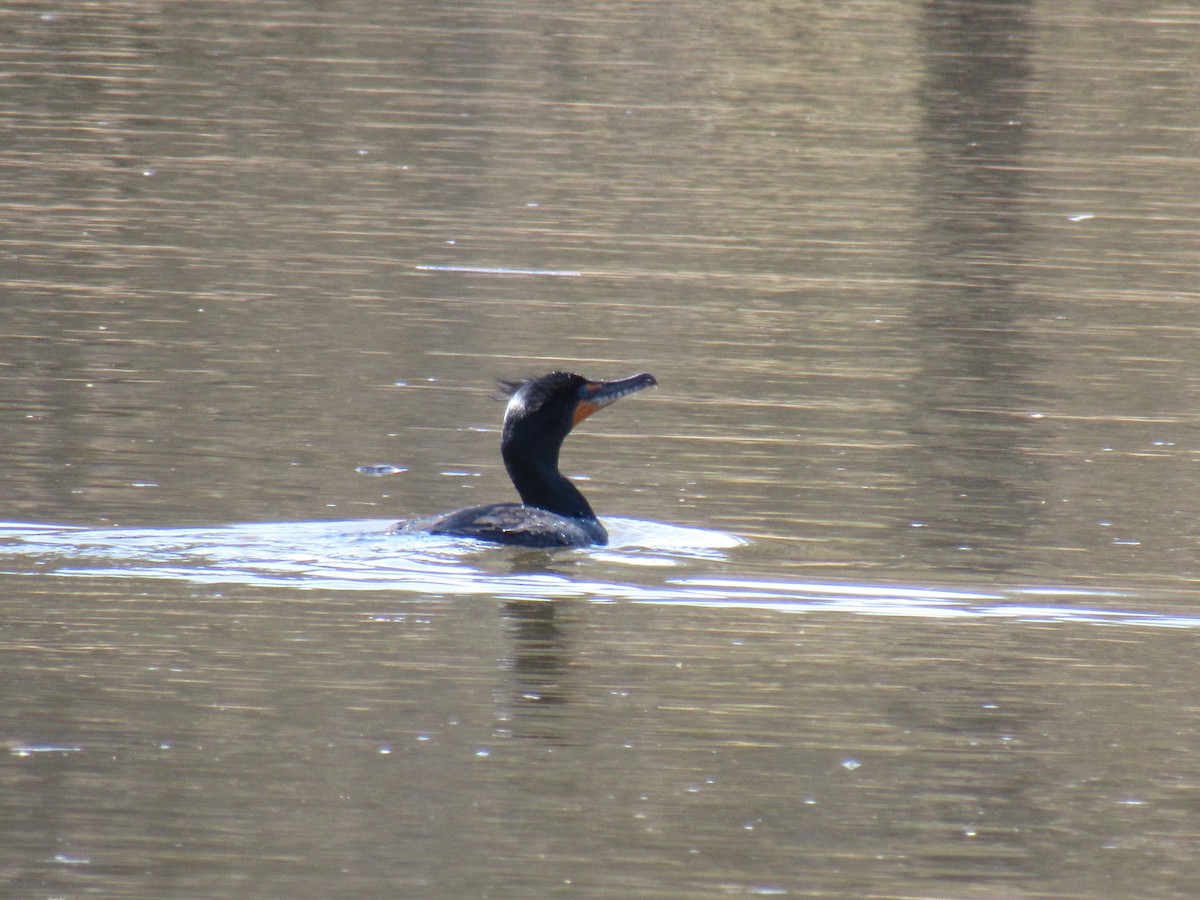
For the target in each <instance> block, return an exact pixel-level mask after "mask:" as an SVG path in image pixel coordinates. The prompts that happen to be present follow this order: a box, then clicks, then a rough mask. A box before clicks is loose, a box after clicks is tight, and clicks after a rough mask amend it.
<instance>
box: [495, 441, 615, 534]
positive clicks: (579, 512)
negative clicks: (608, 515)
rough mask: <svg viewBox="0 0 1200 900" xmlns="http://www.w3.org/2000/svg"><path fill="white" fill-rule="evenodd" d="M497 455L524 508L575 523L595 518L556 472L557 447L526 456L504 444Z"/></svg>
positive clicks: (573, 488) (584, 500)
mask: <svg viewBox="0 0 1200 900" xmlns="http://www.w3.org/2000/svg"><path fill="white" fill-rule="evenodd" d="M501 452H502V453H503V456H504V467H505V468H506V469H508V477H509V478H511V479H512V483H513V486H514V487H515V488H516V489H517V493H518V494H520V495H521V502H522V503H524V504H525V505H526V506H536V507H537V508H538V509H544V510H546V511H547V512H552V513H556V514H558V515H560V516H569V517H571V518H575V519H595V518H596V514H595V513H594V512H592V508H591V506H589V505H588V502H587V499H586V498H585V497H584V496H583V494H581V493H580V492H579V488H577V487H575V485H573V484H571V482H570V481H569V480H567V478H566V477H565V476H564V475H563V474H562V473H561V472H559V471H558V448H557V447H554V448H549V449H543V450H542V452H534V453H530V452H528V451H522V448H521V447H520V445H519V444H517V443H515V442H513V443H505V444H504V445H503V446H502V448H501Z"/></svg>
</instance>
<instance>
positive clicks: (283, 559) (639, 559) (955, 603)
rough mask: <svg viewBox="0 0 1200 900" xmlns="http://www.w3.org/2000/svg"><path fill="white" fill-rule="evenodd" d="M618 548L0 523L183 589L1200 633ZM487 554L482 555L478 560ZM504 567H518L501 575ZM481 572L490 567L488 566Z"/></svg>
mask: <svg viewBox="0 0 1200 900" xmlns="http://www.w3.org/2000/svg"><path fill="white" fill-rule="evenodd" d="M606 523H607V525H608V527H609V529H610V531H611V537H612V542H611V543H610V544H609V546H607V547H602V548H589V549H585V550H567V551H562V550H559V551H544V550H528V549H524V548H508V547H505V548H500V547H492V546H488V545H481V544H479V543H478V542H475V541H470V540H460V539H453V538H444V537H438V536H433V535H394V534H388V533H386V529H387V526H388V525H389V524H391V523H390V520H366V521H352V522H293V523H270V524H243V525H230V526H222V527H214V528H174V529H172V528H167V529H107V530H103V529H85V528H74V527H68V526H54V525H33V524H23V523H7V524H4V525H0V560H3V561H5V563H6V565H5V566H4V568H5V570H6V571H8V572H10V573H13V574H33V575H42V576H48V575H54V576H58V577H66V578H86V577H107V578H113V577H117V578H150V579H175V580H183V581H189V582H192V583H198V584H245V585H253V586H261V587H287V588H292V589H295V588H301V589H306V590H316V589H320V590H339V591H394V592H401V593H412V594H418V595H421V596H429V595H442V596H460V597H461V596H480V597H490V598H494V599H504V600H557V599H566V598H573V599H582V600H588V601H592V602H614V601H625V602H630V603H650V604H660V605H683V606H692V607H706V608H729V609H743V610H744V609H760V610H769V611H774V612H782V613H807V614H812V613H835V614H849V615H865V616H895V617H919V618H926V619H955V618H970V619H981V618H983V619H1005V620H1010V621H1028V622H1040V623H1046V622H1070V623H1089V624H1096V625H1125V626H1153V627H1161V628H1200V617H1197V616H1189V615H1175V614H1171V613H1163V612H1157V611H1150V610H1139V609H1136V608H1128V607H1129V606H1130V605H1136V603H1135V598H1134V597H1132V596H1130V595H1125V594H1121V593H1119V592H1115V591H1098V590H1082V589H1078V588H1067V587H1063V588H1056V587H1043V586H1039V587H1004V588H997V589H981V590H967V589H953V588H945V589H942V588H937V587H929V586H924V587H918V586H907V585H888V584H854V583H818V582H803V581H788V580H771V579H766V580H757V579H748V578H736V577H703V576H690V577H674V578H672V577H666V578H663V579H661V581H659V582H657V583H655V582H653V581H650V580H649V579H647V578H645V576H646V575H647V574H648V573H653V572H654V571H656V570H658V571H668V572H669V571H670V570H671V569H673V568H675V567H678V566H682V565H691V566H695V565H697V564H703V563H704V562H706V561H711V562H717V561H721V560H723V559H725V558H726V554H727V553H728V552H729V551H732V550H734V549H735V548H737V547H738V546H740V545H741V544H743V543H744V541H743V540H742V539H740V538H738V537H735V536H733V535H729V534H725V533H722V532H716V531H706V530H701V529H694V528H682V527H678V526H671V525H662V524H659V523H654V522H644V521H640V520H636V519H608V520H606ZM481 554H484V555H485V556H481ZM562 554H567V555H568V557H567V558H568V559H569V558H570V555H577V556H576V559H577V560H579V559H580V558H581V561H584V562H595V563H597V564H598V565H599V564H603V565H604V566H605V571H611V567H612V566H613V565H617V566H628V567H630V568H631V569H635V570H636V571H637V572H638V573H639V574H640V575H642V576H643V578H642V580H638V581H635V580H628V581H618V580H595V579H588V578H586V577H570V576H568V575H565V574H563V573H562V572H560V571H556V570H555V566H556V565H557V563H559V562H560V561H562V559H563V556H562ZM497 563H499V564H500V565H502V566H504V567H506V568H507V569H508V571H507V572H505V573H497V572H496V571H494V569H495V568H496V566H497ZM485 566H486V567H487V568H485Z"/></svg>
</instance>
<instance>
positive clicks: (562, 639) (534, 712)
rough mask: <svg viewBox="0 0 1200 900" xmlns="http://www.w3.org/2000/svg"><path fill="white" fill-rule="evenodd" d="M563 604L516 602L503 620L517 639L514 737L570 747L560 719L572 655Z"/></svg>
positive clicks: (513, 664) (511, 662)
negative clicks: (563, 620) (547, 741)
mask: <svg viewBox="0 0 1200 900" xmlns="http://www.w3.org/2000/svg"><path fill="white" fill-rule="evenodd" d="M561 603H562V601H556V600H548V601H541V600H537V601H530V600H520V601H518V600H514V601H510V602H508V603H505V604H504V607H503V616H504V620H505V623H506V625H507V626H508V632H509V635H510V637H511V639H512V651H511V655H510V656H509V659H508V664H509V668H510V670H511V671H512V673H513V684H512V689H511V710H512V731H513V735H514V736H516V737H530V738H539V739H542V740H549V741H552V742H553V743H556V744H561V743H566V742H567V741H566V739H565V737H564V729H563V728H562V723H561V719H562V716H563V714H564V711H565V706H566V705H568V704H569V703H570V700H571V696H572V695H571V690H570V686H569V684H568V683H567V682H568V675H569V672H570V667H571V660H572V657H573V653H572V651H571V646H570V641H569V636H568V634H567V629H566V628H565V627H564V623H563V622H562V621H560V620H561V619H562V613H563V611H562V609H561Z"/></svg>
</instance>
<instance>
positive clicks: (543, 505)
mask: <svg viewBox="0 0 1200 900" xmlns="http://www.w3.org/2000/svg"><path fill="white" fill-rule="evenodd" d="M657 384H658V382H657V381H656V380H655V378H654V376H653V375H650V374H649V373H643V374H641V375H634V376H632V377H630V378H622V379H620V380H619V381H588V379H586V378H584V377H583V376H582V375H576V374H574V373H572V372H551V373H550V374H549V375H543V376H542V377H540V378H531V379H529V380H527V381H522V382H506V383H505V387H506V388H507V389H508V390H509V392H510V393H511V398H510V399H509V401H508V406H507V408H506V409H505V410H504V430H503V432H502V433H501V436H500V452H501V454H502V455H503V457H504V467H505V468H506V469H507V470H508V477H509V478H511V479H512V483H513V485H514V486H515V487H516V489H517V493H518V494H520V495H521V502H520V503H491V504H488V505H487V506H470V507H467V508H466V509H460V510H456V511H455V512H452V513H446V514H445V515H441V516H424V517H422V518H418V519H406V520H404V521H401V522H398V523H397V524H396V525H395V526H394V528H393V530H394V531H397V532H405V533H408V532H417V531H424V532H430V533H432V534H446V535H453V536H455V537H471V538H478V539H479V540H483V541H493V542H495V543H498V544H519V545H522V546H526V547H582V546H586V545H588V544H607V543H608V532H606V531H605V530H604V526H603V525H601V524H600V521H599V520H598V519H597V518H596V514H595V513H594V512H592V508H591V506H589V505H588V502H587V500H586V499H584V496H583V494H581V493H580V492H579V489H578V488H577V487H575V485H573V484H571V482H570V481H569V480H567V478H566V477H565V476H564V475H563V474H562V473H561V472H559V471H558V452H559V450H560V449H561V448H562V444H563V441H564V440H565V439H566V437H567V435H568V434H570V432H571V429H572V428H573V427H574V426H576V425H578V424H579V423H580V422H582V421H583V420H584V419H586V418H587V417H588V416H590V415H591V414H592V413H594V412H595V411H596V410H598V409H602V408H603V407H605V406H608V405H609V404H610V403H612V402H613V401H614V400H617V399H619V398H621V397H624V396H625V395H626V394H632V393H634V392H635V391H640V390H642V389H643V388H648V387H653V386H655V385H657Z"/></svg>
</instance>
